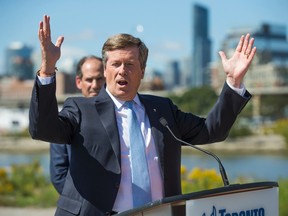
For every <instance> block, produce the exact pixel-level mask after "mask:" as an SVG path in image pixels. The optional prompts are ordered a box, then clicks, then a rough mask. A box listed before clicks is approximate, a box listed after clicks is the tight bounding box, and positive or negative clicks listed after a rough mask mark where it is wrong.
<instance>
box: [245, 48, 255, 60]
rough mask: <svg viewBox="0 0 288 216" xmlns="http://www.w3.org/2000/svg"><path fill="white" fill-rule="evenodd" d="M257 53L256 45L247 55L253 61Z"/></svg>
mask: <svg viewBox="0 0 288 216" xmlns="http://www.w3.org/2000/svg"><path fill="white" fill-rule="evenodd" d="M255 54H256V47H253V49H252V50H251V52H250V54H249V55H248V56H247V58H248V61H252V59H253V58H254V56H255Z"/></svg>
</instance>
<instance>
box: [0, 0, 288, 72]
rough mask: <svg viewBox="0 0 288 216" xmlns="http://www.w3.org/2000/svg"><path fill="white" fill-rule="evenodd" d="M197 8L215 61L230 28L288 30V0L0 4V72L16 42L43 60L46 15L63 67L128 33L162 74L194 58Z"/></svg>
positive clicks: (28, 0)
mask: <svg viewBox="0 0 288 216" xmlns="http://www.w3.org/2000/svg"><path fill="white" fill-rule="evenodd" d="M194 3H198V4H200V5H203V6H205V7H207V8H208V9H209V11H210V14H209V16H210V17H209V21H210V38H211V40H212V43H213V47H212V48H213V59H215V58H217V57H218V56H217V52H218V50H219V44H220V42H221V41H222V40H223V39H224V37H225V35H226V33H227V31H228V30H229V29H230V28H233V27H246V26H255V25H259V24H261V23H263V22H268V23H272V24H279V25H285V26H286V28H288V13H287V9H288V1H287V0H233V1H231V0H217V1H216V0H201V1H200V0H199V1H196V0H180V1H179V0H177V1H176V0H175V1H174V0H145V1H144V0H142V1H140V0H138V1H136V0H121V1H120V0H105V1H103V0H102V1H99V0H98V1H97V0H83V1H75V0H49V1H48V0H46V1H45V0H42V1H41V0H25V1H24V0H1V3H0V29H1V38H0V73H3V70H4V52H5V49H6V48H7V46H8V45H9V44H10V43H11V42H13V41H21V42H23V43H25V44H27V45H29V46H32V47H33V48H34V51H35V52H36V55H37V56H38V57H39V56H40V52H39V43H38V37H37V31H38V25H39V21H40V20H41V19H42V17H43V15H44V14H48V15H49V16H51V26H52V37H53V41H55V40H56V38H57V36H59V35H63V36H64V37H65V41H64V43H63V46H62V58H61V61H60V62H59V65H58V66H59V67H65V65H66V63H67V62H69V59H79V58H80V57H82V56H83V55H86V54H95V55H100V53H101V48H102V45H103V43H104V42H105V41H106V39H107V38H108V37H109V36H111V35H113V34H116V33H122V32H125V33H130V34H133V35H134V36H137V37H140V38H141V39H142V40H143V41H144V42H145V43H146V45H147V46H148V48H149V52H150V54H149V59H148V65H147V67H148V68H149V67H153V68H158V69H163V68H165V63H166V62H167V61H168V60H171V59H176V60H180V59H182V58H184V57H187V56H189V55H190V53H191V25H192V22H191V17H192V14H191V12H192V5H193V4H194ZM137 27H138V28H137Z"/></svg>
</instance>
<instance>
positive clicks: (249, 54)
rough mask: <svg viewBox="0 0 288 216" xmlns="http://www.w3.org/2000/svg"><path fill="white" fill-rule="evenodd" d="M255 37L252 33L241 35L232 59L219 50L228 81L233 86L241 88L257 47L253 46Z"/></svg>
mask: <svg viewBox="0 0 288 216" xmlns="http://www.w3.org/2000/svg"><path fill="white" fill-rule="evenodd" d="M253 44H254V38H251V39H250V34H247V35H246V36H245V38H244V36H241V38H240V41H239V43H238V46H237V47H236V50H235V52H234V54H233V56H232V57H231V58H230V59H227V57H226V55H225V53H224V52H223V51H220V52H219V55H220V57H221V60H222V65H223V69H224V71H225V73H226V76H227V78H226V81H227V82H228V83H229V84H231V85H232V86H234V87H236V88H239V87H240V85H241V83H242V80H243V78H244V76H245V74H246V72H247V71H248V68H249V66H250V64H251V62H252V60H253V58H254V56H255V53H256V47H253ZM252 47H253V48H252Z"/></svg>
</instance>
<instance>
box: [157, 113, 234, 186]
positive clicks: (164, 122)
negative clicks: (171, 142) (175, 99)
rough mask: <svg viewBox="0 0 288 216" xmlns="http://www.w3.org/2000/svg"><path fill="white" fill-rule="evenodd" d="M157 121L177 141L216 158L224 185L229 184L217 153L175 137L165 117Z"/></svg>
mask: <svg viewBox="0 0 288 216" xmlns="http://www.w3.org/2000/svg"><path fill="white" fill-rule="evenodd" d="M159 121H160V123H161V124H162V125H163V126H164V127H166V128H167V129H168V130H169V132H170V133H171V134H172V136H173V137H174V138H175V139H176V140H177V141H179V142H182V143H184V144H186V145H188V146H190V147H192V148H195V149H197V150H199V151H201V152H203V153H205V154H208V155H210V156H212V157H213V158H214V159H216V161H217V162H218V165H219V171H220V174H221V177H222V181H223V183H224V186H229V185H230V184H229V180H228V177H227V174H226V171H225V168H224V166H223V164H222V163H221V160H220V159H219V158H218V157H217V155H215V154H214V153H212V152H209V151H207V150H205V149H201V148H199V147H197V146H195V145H192V144H191V143H188V142H185V141H184V140H181V139H179V138H177V137H176V136H175V134H174V133H173V132H172V131H171V129H170V127H169V126H168V122H167V121H166V119H165V118H163V117H161V118H160V120H159Z"/></svg>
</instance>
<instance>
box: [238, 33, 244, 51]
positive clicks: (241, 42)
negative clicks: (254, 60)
mask: <svg viewBox="0 0 288 216" xmlns="http://www.w3.org/2000/svg"><path fill="white" fill-rule="evenodd" d="M243 43H244V35H242V36H241V38H240V41H239V43H238V46H237V47H236V51H237V52H241V51H242V46H243Z"/></svg>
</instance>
